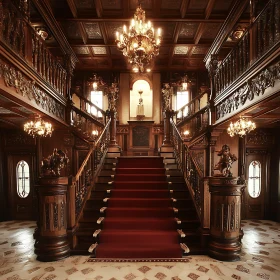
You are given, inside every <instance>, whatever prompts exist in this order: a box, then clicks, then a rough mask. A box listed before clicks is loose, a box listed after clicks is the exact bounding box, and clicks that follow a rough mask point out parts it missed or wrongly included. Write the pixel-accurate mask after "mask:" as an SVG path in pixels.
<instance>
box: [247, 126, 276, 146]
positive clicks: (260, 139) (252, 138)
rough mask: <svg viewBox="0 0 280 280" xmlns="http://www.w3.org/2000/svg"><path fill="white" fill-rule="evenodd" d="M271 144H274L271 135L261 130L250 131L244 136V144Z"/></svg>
mask: <svg viewBox="0 0 280 280" xmlns="http://www.w3.org/2000/svg"><path fill="white" fill-rule="evenodd" d="M272 144H274V141H273V137H272V135H271V134H268V133H266V132H265V131H263V130H256V131H252V132H251V133H249V134H248V135H247V137H246V145H250V146H251V145H254V146H264V145H265V146H269V145H272Z"/></svg>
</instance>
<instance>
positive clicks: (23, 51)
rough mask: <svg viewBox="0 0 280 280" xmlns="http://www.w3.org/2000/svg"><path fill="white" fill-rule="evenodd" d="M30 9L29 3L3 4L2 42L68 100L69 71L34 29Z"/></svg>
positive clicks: (16, 0)
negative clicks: (29, 13)
mask: <svg viewBox="0 0 280 280" xmlns="http://www.w3.org/2000/svg"><path fill="white" fill-rule="evenodd" d="M14 3H16V4H17V5H14ZM27 5H28V1H23V0H13V1H9V0H0V41H1V42H3V43H4V44H5V45H6V46H8V48H9V49H10V50H12V51H13V55H14V56H15V57H18V58H19V61H20V60H23V61H25V62H26V63H27V65H29V66H30V67H31V68H32V70H33V76H36V75H39V77H40V78H42V79H43V81H45V82H46V83H48V85H49V86H50V87H51V88H53V89H54V91H55V92H56V93H58V94H59V95H63V96H65V97H66V92H67V89H66V84H67V83H66V77H67V73H66V70H65V69H64V68H63V66H62V65H61V63H60V61H59V60H58V59H57V58H56V57H55V56H53V55H52V54H51V52H50V51H49V50H48V48H47V46H46V43H45V41H44V40H43V39H42V38H41V36H39V35H38V34H37V32H36V31H35V30H34V28H33V27H32V26H31V25H30V22H29V21H28V14H27V10H28V7H27ZM27 65H25V68H26V67H28V66H27ZM32 79H34V78H33V77H32Z"/></svg>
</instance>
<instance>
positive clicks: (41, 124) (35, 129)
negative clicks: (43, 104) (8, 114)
mask: <svg viewBox="0 0 280 280" xmlns="http://www.w3.org/2000/svg"><path fill="white" fill-rule="evenodd" d="M23 129H24V131H25V132H27V133H28V134H29V135H30V136H32V137H36V136H41V137H46V136H51V135H52V132H53V127H52V124H51V123H49V122H45V121H44V120H42V119H41V118H40V117H36V118H35V120H34V121H29V122H27V123H25V124H24V126H23Z"/></svg>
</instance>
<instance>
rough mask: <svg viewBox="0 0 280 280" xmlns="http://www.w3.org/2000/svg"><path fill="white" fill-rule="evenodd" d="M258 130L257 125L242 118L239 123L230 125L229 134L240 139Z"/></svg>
mask: <svg viewBox="0 0 280 280" xmlns="http://www.w3.org/2000/svg"><path fill="white" fill-rule="evenodd" d="M255 128H256V124H255V123H254V122H252V121H250V120H246V119H244V118H243V117H240V119H239V120H238V121H236V122H235V123H232V122H231V123H230V125H229V127H228V129H227V132H228V134H229V135H230V136H231V137H233V136H234V135H238V136H239V137H243V136H244V135H246V134H248V133H249V132H250V131H252V130H254V129H255Z"/></svg>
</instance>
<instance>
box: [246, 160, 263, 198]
mask: <svg viewBox="0 0 280 280" xmlns="http://www.w3.org/2000/svg"><path fill="white" fill-rule="evenodd" d="M248 193H249V195H250V196H251V197H253V198H257V197H259V195H260V193H261V163H260V162H259V161H255V160H254V161H252V162H251V163H250V165H249V176H248Z"/></svg>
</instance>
